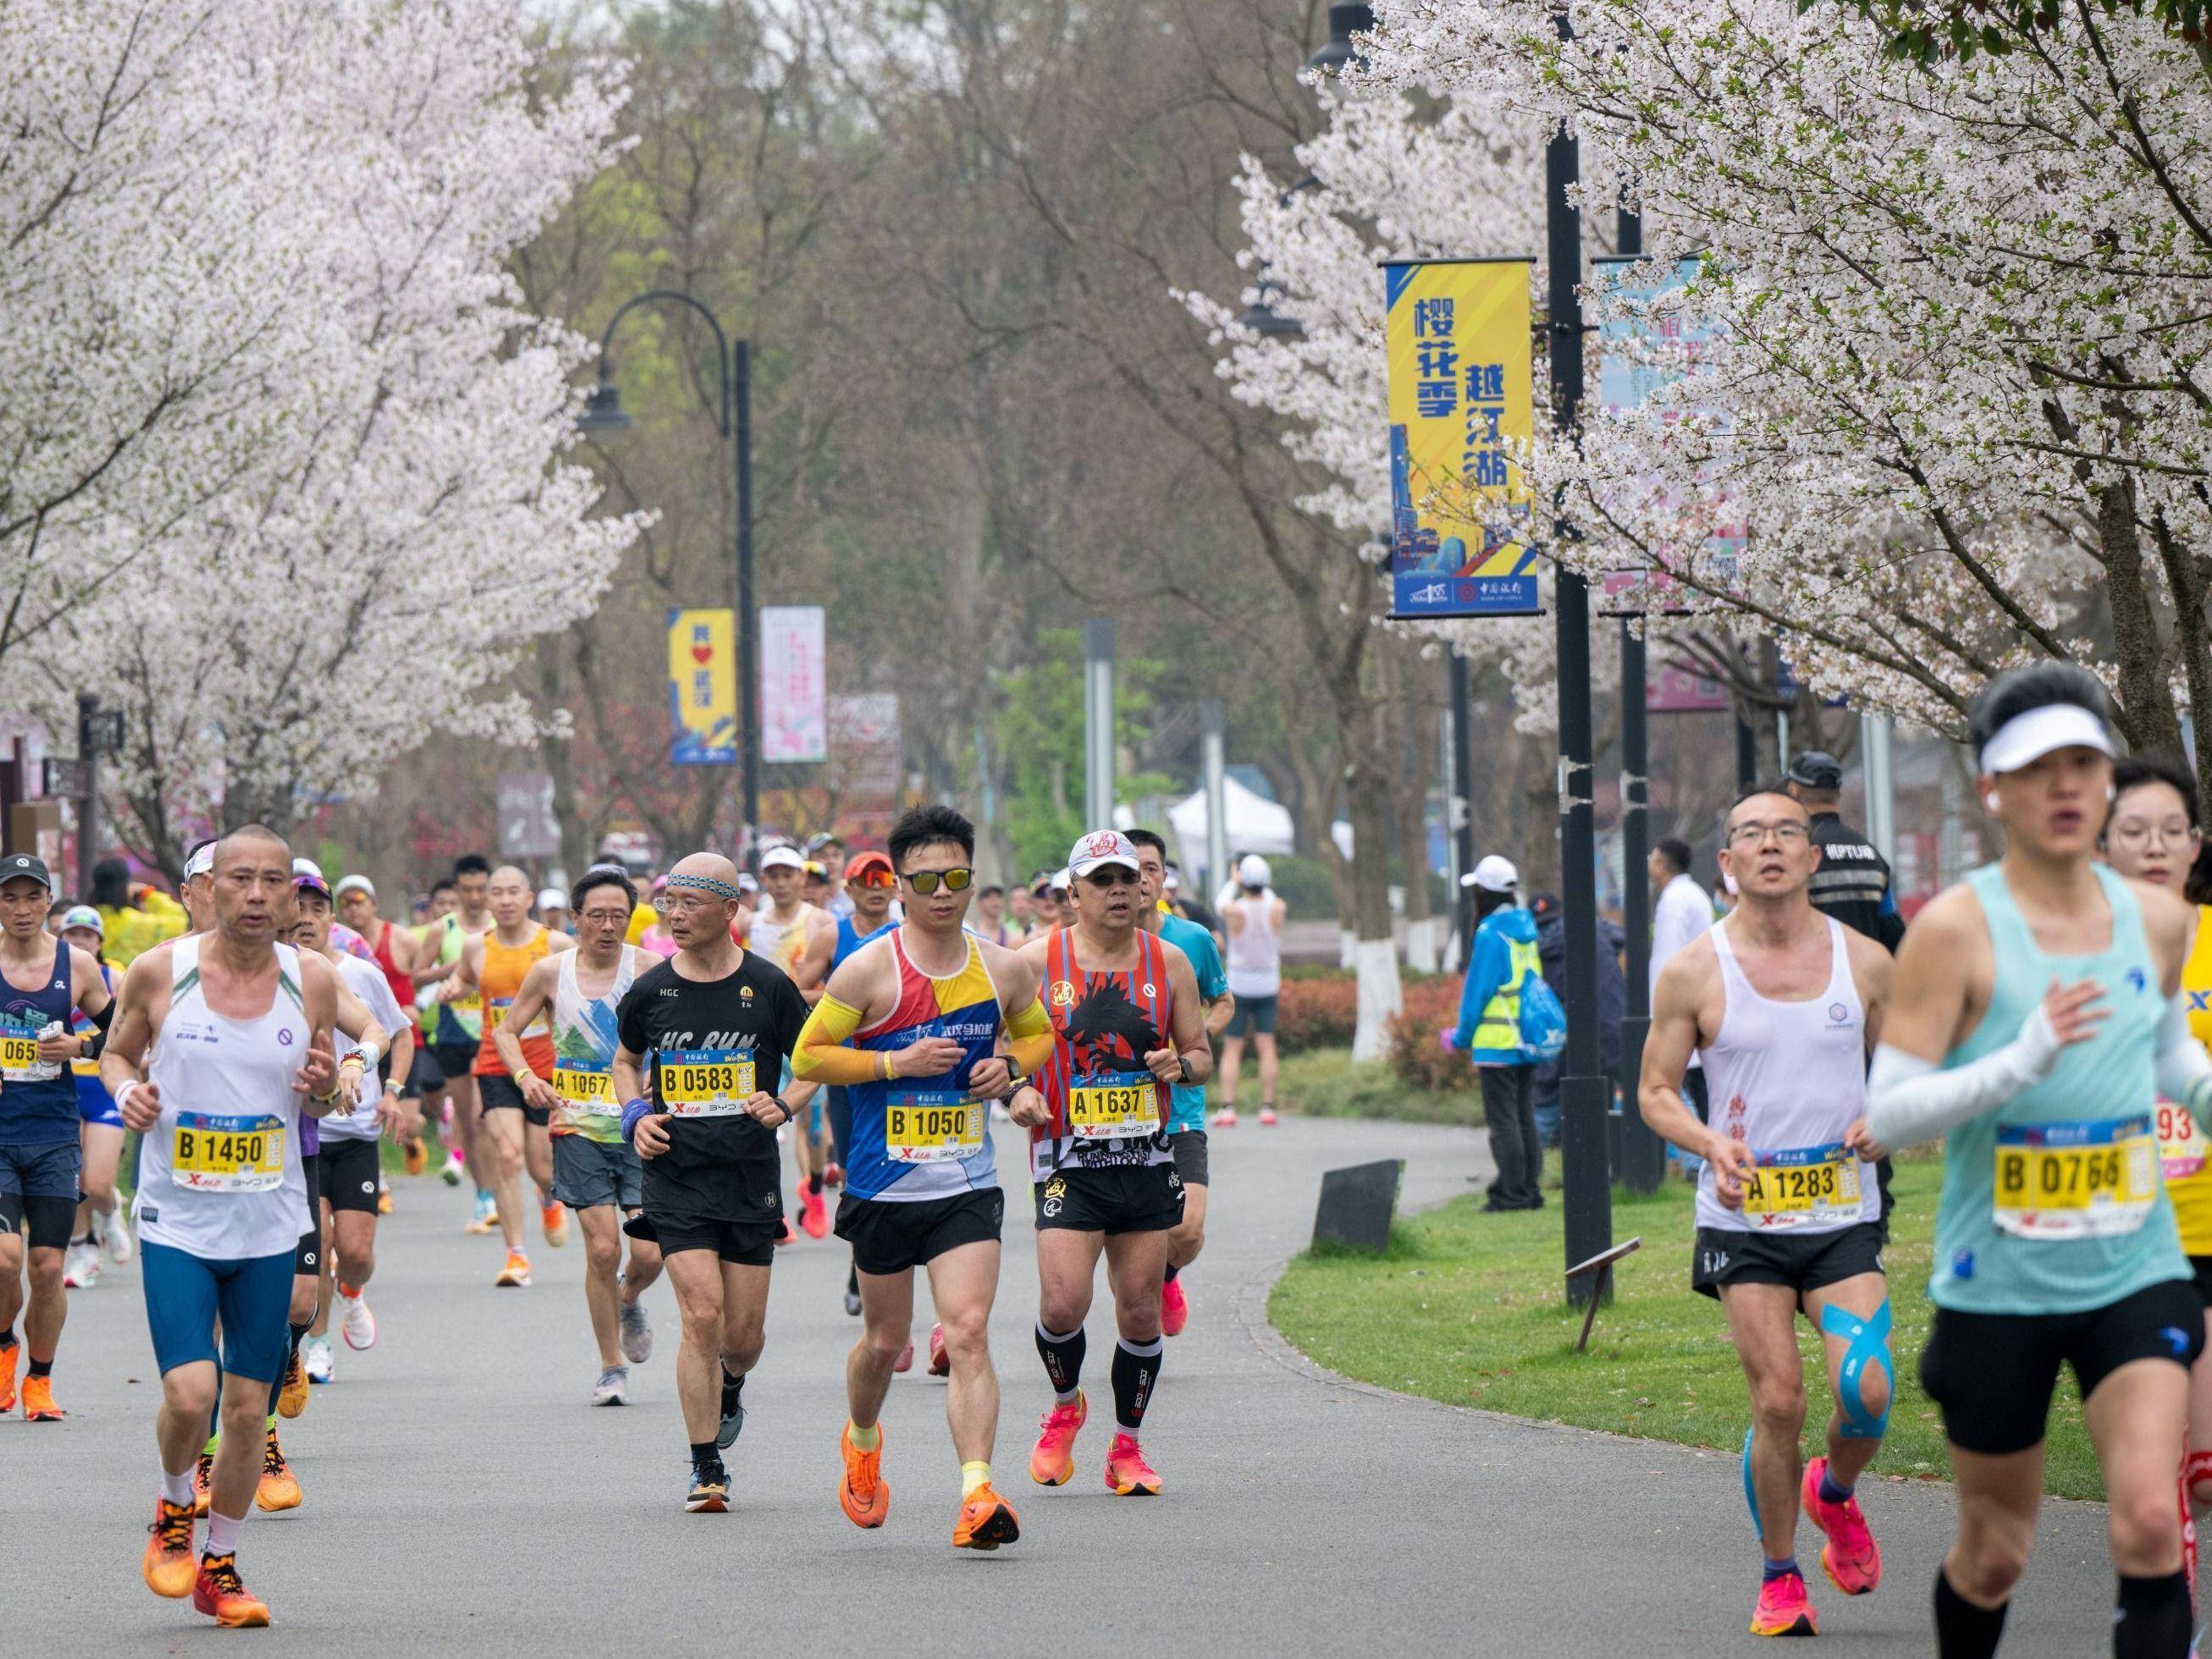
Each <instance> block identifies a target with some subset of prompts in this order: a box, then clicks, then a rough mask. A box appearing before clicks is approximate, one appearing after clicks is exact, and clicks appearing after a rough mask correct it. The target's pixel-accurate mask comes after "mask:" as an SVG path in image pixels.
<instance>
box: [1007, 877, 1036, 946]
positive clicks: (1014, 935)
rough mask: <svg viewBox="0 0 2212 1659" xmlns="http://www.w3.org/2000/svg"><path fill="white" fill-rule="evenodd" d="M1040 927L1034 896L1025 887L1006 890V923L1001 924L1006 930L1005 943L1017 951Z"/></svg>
mask: <svg viewBox="0 0 2212 1659" xmlns="http://www.w3.org/2000/svg"><path fill="white" fill-rule="evenodd" d="M1040 925H1041V924H1040V923H1039V922H1038V921H1037V902H1036V895H1034V894H1033V893H1031V892H1030V890H1029V889H1028V888H1026V887H1010V888H1008V889H1007V890H1006V921H1005V922H1004V923H1003V924H1002V926H1003V927H1004V928H1005V930H1006V944H1007V945H1009V946H1011V947H1012V948H1013V949H1015V950H1019V949H1020V948H1021V947H1022V946H1023V945H1026V944H1028V943H1029V942H1030V939H1031V938H1033V937H1034V936H1035V935H1036V931H1037V928H1038V927H1039V926H1040Z"/></svg>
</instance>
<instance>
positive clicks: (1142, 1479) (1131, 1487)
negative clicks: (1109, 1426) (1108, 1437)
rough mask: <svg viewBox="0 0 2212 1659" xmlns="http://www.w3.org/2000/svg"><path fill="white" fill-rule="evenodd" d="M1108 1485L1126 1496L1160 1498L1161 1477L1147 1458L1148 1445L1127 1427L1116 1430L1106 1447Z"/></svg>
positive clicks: (1113, 1490) (1110, 1489)
mask: <svg viewBox="0 0 2212 1659" xmlns="http://www.w3.org/2000/svg"><path fill="white" fill-rule="evenodd" d="M1106 1489H1107V1490H1108V1491H1109V1492H1119V1493H1120V1494H1121V1496H1122V1497H1124V1498H1131V1497H1136V1498H1158V1496H1159V1495H1160V1478H1159V1476H1158V1475H1157V1474H1153V1473H1152V1465H1151V1464H1150V1463H1147V1462H1145V1449H1144V1448H1143V1447H1142V1446H1139V1444H1138V1443H1137V1437H1136V1436H1135V1435H1133V1434H1131V1433H1129V1432H1128V1431H1127V1430H1116V1431H1115V1435H1114V1443H1113V1444H1112V1445H1111V1446H1109V1448H1107V1451H1106Z"/></svg>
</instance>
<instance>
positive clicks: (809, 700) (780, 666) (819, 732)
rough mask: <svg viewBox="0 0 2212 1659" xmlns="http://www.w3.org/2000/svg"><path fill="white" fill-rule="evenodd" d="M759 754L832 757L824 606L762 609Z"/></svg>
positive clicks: (804, 758)
mask: <svg viewBox="0 0 2212 1659" xmlns="http://www.w3.org/2000/svg"><path fill="white" fill-rule="evenodd" d="M760 630H761V633H760V637H761V758H762V759H763V760H764V761H775V762H780V763H781V762H808V761H824V760H827V759H829V714H828V709H827V699H828V693H829V672H828V669H827V667H826V665H825V664H824V663H823V622H822V607H821V606H820V605H763V606H762V607H761V613H760Z"/></svg>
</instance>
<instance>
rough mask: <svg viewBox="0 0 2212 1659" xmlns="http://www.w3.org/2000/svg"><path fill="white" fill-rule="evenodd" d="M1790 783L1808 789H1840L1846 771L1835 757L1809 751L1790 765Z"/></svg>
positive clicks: (1823, 752)
mask: <svg viewBox="0 0 2212 1659" xmlns="http://www.w3.org/2000/svg"><path fill="white" fill-rule="evenodd" d="M1789 777H1790V782H1792V783H1795V784H1799V785H1802V787H1805V788H1808V789H1840V788H1842V787H1844V769H1843V767H1842V765H1841V764H1840V763H1838V761H1837V759H1836V757H1834V756H1833V755H1831V754H1828V753H1826V752H1825V751H1824V750H1819V749H1808V750H1805V751H1804V753H1802V754H1801V755H1799V756H1798V757H1796V759H1795V760H1793V761H1791V762H1790V773H1789Z"/></svg>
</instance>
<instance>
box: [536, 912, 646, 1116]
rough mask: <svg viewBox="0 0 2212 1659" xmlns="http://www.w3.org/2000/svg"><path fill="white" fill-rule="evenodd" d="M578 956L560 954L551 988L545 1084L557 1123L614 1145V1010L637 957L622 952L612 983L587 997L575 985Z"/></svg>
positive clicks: (629, 950) (628, 949)
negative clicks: (555, 1100) (556, 1104)
mask: <svg viewBox="0 0 2212 1659" xmlns="http://www.w3.org/2000/svg"><path fill="white" fill-rule="evenodd" d="M579 954H580V952H578V951H562V953H561V969H560V977H559V978H558V979H556V981H554V985H553V1075H552V1076H551V1077H550V1078H549V1079H546V1080H547V1081H548V1082H549V1083H550V1084H551V1085H553V1092H554V1093H556V1094H557V1095H559V1096H560V1097H561V1101H562V1113H561V1122H562V1126H563V1127H567V1128H570V1129H575V1130H579V1131H581V1132H582V1133H585V1134H586V1136H587V1137H588V1138H589V1139H593V1140H619V1139H621V1138H622V1135H621V1131H620V1128H619V1127H618V1126H619V1124H620V1122H621V1120H622V1103H621V1102H620V1101H618V1100H617V1099H616V1098H615V1095H614V1084H613V1077H612V1067H613V1064H614V1057H615V1048H616V1047H617V1044H618V1043H619V1042H620V1040H621V1031H620V1030H619V1029H618V1022H617V1018H616V1010H617V1008H618V1007H619V1006H621V1003H622V1000H623V993H624V992H626V991H628V990H629V987H630V983H631V981H634V980H635V979H636V977H637V969H638V958H639V951H638V949H637V947H636V946H635V945H623V948H622V957H621V959H620V960H619V961H617V963H615V977H614V983H613V984H612V985H611V986H610V987H608V988H607V994H605V996H603V997H587V996H586V995H585V994H584V992H583V987H581V986H580V985H578V984H577V983H576V957H578V955H579Z"/></svg>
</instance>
